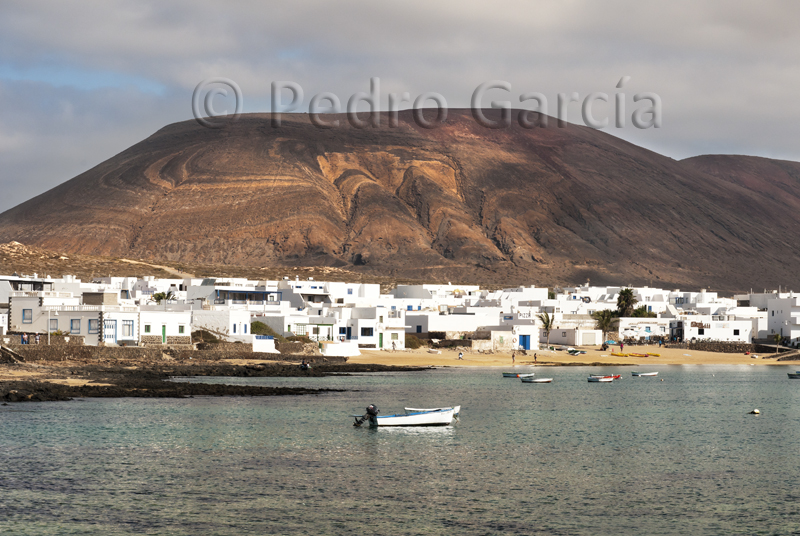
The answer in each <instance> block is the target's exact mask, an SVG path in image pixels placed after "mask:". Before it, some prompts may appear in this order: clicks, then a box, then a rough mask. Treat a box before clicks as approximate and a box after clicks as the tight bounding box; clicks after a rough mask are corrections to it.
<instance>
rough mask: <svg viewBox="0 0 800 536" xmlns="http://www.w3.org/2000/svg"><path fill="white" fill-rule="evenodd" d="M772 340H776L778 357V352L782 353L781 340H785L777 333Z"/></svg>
mask: <svg viewBox="0 0 800 536" xmlns="http://www.w3.org/2000/svg"><path fill="white" fill-rule="evenodd" d="M772 338H773V339H774V340H775V354H776V355H777V354H778V352H780V351H781V340H782V339H783V335H781V334H780V333H776V334H775V335H773V336H772Z"/></svg>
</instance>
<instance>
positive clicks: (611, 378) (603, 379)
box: [588, 376, 614, 383]
mask: <svg viewBox="0 0 800 536" xmlns="http://www.w3.org/2000/svg"><path fill="white" fill-rule="evenodd" d="M588 379H589V381H590V382H600V383H609V382H613V381H614V376H589V378H588Z"/></svg>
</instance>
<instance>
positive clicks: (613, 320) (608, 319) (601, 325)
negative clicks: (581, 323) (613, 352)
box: [592, 309, 619, 344]
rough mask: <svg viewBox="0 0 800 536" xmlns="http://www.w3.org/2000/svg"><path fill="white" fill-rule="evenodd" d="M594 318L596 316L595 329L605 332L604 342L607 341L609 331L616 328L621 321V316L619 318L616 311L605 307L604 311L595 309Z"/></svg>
mask: <svg viewBox="0 0 800 536" xmlns="http://www.w3.org/2000/svg"><path fill="white" fill-rule="evenodd" d="M592 318H594V321H595V326H594V329H599V330H600V331H602V332H603V344H605V341H606V333H608V332H609V331H611V330H613V329H616V326H617V324H618V322H619V318H617V316H616V314H615V313H614V311H611V310H609V309H605V310H603V311H595V312H594V314H592Z"/></svg>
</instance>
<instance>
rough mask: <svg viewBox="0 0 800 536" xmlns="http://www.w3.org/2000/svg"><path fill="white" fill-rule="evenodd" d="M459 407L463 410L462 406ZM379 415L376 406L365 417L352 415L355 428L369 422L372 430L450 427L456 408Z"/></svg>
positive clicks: (368, 409)
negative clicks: (377, 428) (376, 428)
mask: <svg viewBox="0 0 800 536" xmlns="http://www.w3.org/2000/svg"><path fill="white" fill-rule="evenodd" d="M457 407H458V408H459V409H461V408H460V406H457ZM378 413H379V412H378V408H377V407H375V405H374V404H370V405H369V406H367V412H366V413H365V414H364V415H352V417H355V422H354V423H353V426H361V425H362V424H364V422H365V421H369V426H370V428H374V427H380V426H448V425H450V424H452V422H453V419H455V418H456V408H455V407H452V408H442V409H436V410H434V411H419V412H414V413H403V414H397V415H382V416H378Z"/></svg>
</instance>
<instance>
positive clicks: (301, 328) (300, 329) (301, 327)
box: [295, 324, 308, 335]
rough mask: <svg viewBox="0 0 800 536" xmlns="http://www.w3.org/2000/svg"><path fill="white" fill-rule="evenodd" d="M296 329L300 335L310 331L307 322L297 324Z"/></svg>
mask: <svg viewBox="0 0 800 536" xmlns="http://www.w3.org/2000/svg"><path fill="white" fill-rule="evenodd" d="M295 330H296V331H297V334H298V335H306V334H307V333H308V326H307V325H306V324H297V326H295Z"/></svg>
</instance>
